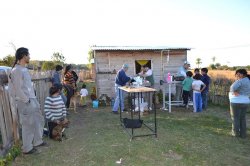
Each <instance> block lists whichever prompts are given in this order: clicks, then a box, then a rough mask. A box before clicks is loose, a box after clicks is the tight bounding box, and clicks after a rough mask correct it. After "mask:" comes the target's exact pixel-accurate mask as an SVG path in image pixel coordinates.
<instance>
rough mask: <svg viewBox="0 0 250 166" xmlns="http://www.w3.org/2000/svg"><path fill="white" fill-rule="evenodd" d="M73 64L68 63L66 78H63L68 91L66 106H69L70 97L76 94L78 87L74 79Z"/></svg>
mask: <svg viewBox="0 0 250 166" xmlns="http://www.w3.org/2000/svg"><path fill="white" fill-rule="evenodd" d="M71 71H72V66H71V65H67V66H66V68H65V71H64V78H63V84H64V88H65V89H66V91H67V102H66V108H67V109H68V108H69V105H70V98H71V97H72V96H73V95H74V90H75V89H76V82H75V79H74V75H73V74H72V72H71Z"/></svg>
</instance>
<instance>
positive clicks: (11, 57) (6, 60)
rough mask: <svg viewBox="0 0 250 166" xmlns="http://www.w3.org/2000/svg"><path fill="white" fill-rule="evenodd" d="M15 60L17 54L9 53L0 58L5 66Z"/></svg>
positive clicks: (10, 64) (0, 62)
mask: <svg viewBox="0 0 250 166" xmlns="http://www.w3.org/2000/svg"><path fill="white" fill-rule="evenodd" d="M14 61H15V56H12V55H7V56H6V57H4V58H3V59H2V60H0V64H1V65H3V66H12V65H13V64H14Z"/></svg>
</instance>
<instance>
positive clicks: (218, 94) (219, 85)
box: [209, 78, 233, 105]
mask: <svg viewBox="0 0 250 166" xmlns="http://www.w3.org/2000/svg"><path fill="white" fill-rule="evenodd" d="M232 83H233V81H232V80H230V79H227V78H215V79H212V81H211V83H210V87H209V88H210V90H209V101H211V102H212V103H213V104H218V105H228V104H229V99H228V93H229V90H230V86H231V85H232Z"/></svg>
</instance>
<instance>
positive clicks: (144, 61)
mask: <svg viewBox="0 0 250 166" xmlns="http://www.w3.org/2000/svg"><path fill="white" fill-rule="evenodd" d="M137 62H138V63H139V64H140V65H141V66H143V65H146V64H147V63H148V60H137Z"/></svg>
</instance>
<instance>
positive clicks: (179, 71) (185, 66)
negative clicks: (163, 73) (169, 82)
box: [175, 61, 190, 101]
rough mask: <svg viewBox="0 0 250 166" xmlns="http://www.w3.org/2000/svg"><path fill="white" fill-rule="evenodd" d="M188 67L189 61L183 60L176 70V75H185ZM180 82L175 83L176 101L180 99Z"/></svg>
mask: <svg viewBox="0 0 250 166" xmlns="http://www.w3.org/2000/svg"><path fill="white" fill-rule="evenodd" d="M189 68H190V63H189V62H188V61H184V63H183V66H181V67H180V68H179V70H178V75H179V76H183V77H185V78H186V77H187V74H186V73H187V71H188V69H189ZM182 88H183V86H182V84H176V96H175V98H176V101H180V100H181V96H182Z"/></svg>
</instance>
